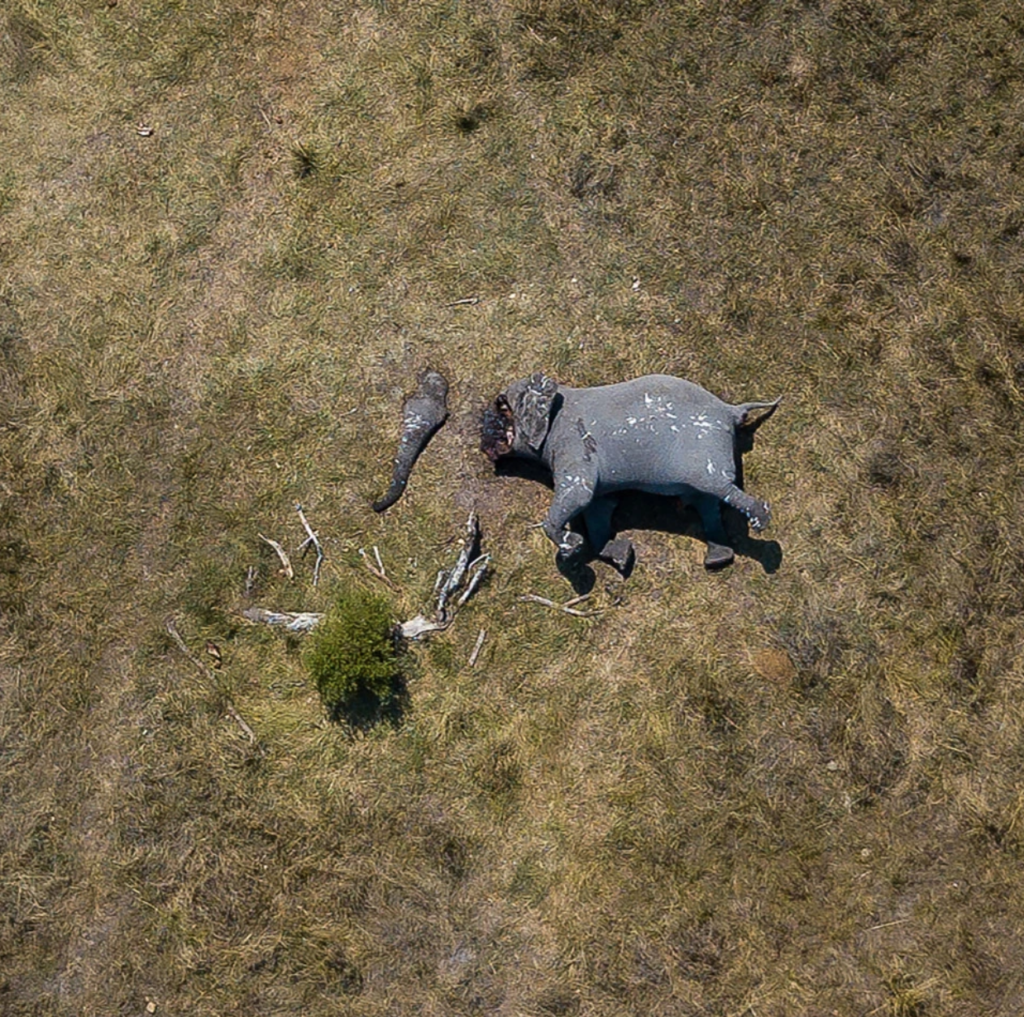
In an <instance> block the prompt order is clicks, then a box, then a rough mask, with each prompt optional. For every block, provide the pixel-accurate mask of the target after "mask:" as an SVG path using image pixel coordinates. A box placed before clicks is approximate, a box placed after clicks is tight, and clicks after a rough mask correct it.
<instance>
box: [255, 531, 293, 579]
mask: <svg viewBox="0 0 1024 1017" xmlns="http://www.w3.org/2000/svg"><path fill="white" fill-rule="evenodd" d="M257 536H258V537H259V538H260V540H262V541H263V542H264V543H265V544H269V545H270V546H271V547H272V548H273V549H274V550H275V551H276V552H277V556H278V558H280V559H281V564H282V565H283V566H284V568H282V570H281V571H282V572H283V573H284V574H285V575H286V576H287V577H288V578H289V579H294V578H295V569H293V568H292V563H291V562H290V561H289V560H288V555H287V554H286V553H285V550H284V548H283V547H282V546H281V545H280V544H279V543H278V542H277V541H276V540H271V539H270V537H264V536H263V534H262V533H260V534H257Z"/></svg>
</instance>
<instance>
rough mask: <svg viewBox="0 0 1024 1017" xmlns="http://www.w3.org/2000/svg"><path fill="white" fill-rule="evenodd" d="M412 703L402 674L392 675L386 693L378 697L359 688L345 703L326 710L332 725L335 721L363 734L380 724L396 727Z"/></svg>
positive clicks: (402, 721)
mask: <svg viewBox="0 0 1024 1017" xmlns="http://www.w3.org/2000/svg"><path fill="white" fill-rule="evenodd" d="M411 706H412V703H411V701H410V698H409V689H408V684H407V682H406V680H405V676H404V675H401V674H396V675H395V676H394V678H392V679H391V688H390V690H389V692H388V695H386V696H384V697H381V696H378V695H377V694H376V693H375V692H371V691H370V690H369V689H367V688H360V689H359V690H358V691H357V692H356V694H355V695H353V696H350V697H349V698H348V699H347V700H345V702H343V703H337V704H335V705H334V706H333V707H332V708H331V709H329V710H328V717H329V719H330V721H331V723H332V724H339V725H342V726H344V727H346V728H349V729H350V730H352V731H359V732H361V733H363V734H365V733H367V732H369V731H372V730H373V729H374V728H375V727H378V726H379V725H381V724H384V725H387V726H388V727H390V728H392V729H393V730H397V729H398V728H400V727H401V726H402V724H403V723H404V721H405V717H406V714H408V712H409V710H410V708H411Z"/></svg>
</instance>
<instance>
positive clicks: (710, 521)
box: [696, 494, 736, 569]
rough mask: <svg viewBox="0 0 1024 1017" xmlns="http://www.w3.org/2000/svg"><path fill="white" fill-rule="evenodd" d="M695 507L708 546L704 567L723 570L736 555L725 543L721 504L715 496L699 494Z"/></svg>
mask: <svg viewBox="0 0 1024 1017" xmlns="http://www.w3.org/2000/svg"><path fill="white" fill-rule="evenodd" d="M696 506H697V511H698V512H699V513H700V521H701V526H702V527H703V528H704V539H705V540H706V541H707V545H708V549H707V552H706V553H705V555H704V567H705V568H707V569H720V568H724V567H725V566H726V565H728V564H729V563H730V562H731V561H732V560H733V558H734V557H735V556H736V555H735V552H734V551H733V549H732V548H731V547H729V546H728V544H727V543H726V541H727V540H728V538H727V537H726V535H725V527H724V526H723V525H722V503H721V501H720V500H719V499H718V497H717V496H716V495H713V494H701V495H698V497H697V499H696Z"/></svg>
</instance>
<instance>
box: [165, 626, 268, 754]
mask: <svg viewBox="0 0 1024 1017" xmlns="http://www.w3.org/2000/svg"><path fill="white" fill-rule="evenodd" d="M167 632H168V635H170V637H171V638H172V639H173V640H174V642H175V643H176V644H177V646H178V649H179V650H181V652H182V653H183V654H184V655H185V656H186V657H187V658H188V659H189V660H190V661H192V663H193V664H194V665H195V667H196V668H197V669H198V671H199V673H200V674H201V675H203V677H204V678H206V679H207V681H209V682H210V683H211V684H212V685H216V684H217V679H216V677H215V676H214V674H213V672H212V671H211V670H210V669H209V668H208V667H207V666H206V665H205V664H204V663H203V662H202V661H201V660H200V659H199V658H198V657H197V656H196V655H195V654H194V653H193V652H192V651H191V650H190V649H189V648H188V645H187V644H186V642H185V640H184V639H182V638H181V633H180V632H178V627H177V626H176V625H175V624H174V619H173V618H168V619H167ZM225 709H226V710H227V712H228V714H229V715H230V717H231V719H232V720H233V721H234V722H235V723H236V724H237V725H238V726H239V727H240V728H241V729H242V731H243V732H244V733H245V734H246V735H247V736H248V738H249V741H250V742H251V743H252V744H253V745H256V747H257V748H258V749H259V750H260V755H265V753H264V751H263V746H262V745H258V744H257V742H256V735H255V733H254V732H253V729H252V728H251V727H249V725H248V724H246V722H245V720H244V719H243V718H242V715H241V714H240V713H239V712H238V710H236V709H235V704H234V703H233V702H231V700H230V699H227V700H225Z"/></svg>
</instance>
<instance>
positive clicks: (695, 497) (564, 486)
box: [481, 374, 779, 567]
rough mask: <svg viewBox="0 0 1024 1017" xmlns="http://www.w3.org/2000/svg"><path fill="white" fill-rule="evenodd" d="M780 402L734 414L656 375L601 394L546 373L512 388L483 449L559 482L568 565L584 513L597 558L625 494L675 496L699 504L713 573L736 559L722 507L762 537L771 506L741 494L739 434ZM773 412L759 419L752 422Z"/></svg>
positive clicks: (554, 513)
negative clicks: (522, 461)
mask: <svg viewBox="0 0 1024 1017" xmlns="http://www.w3.org/2000/svg"><path fill="white" fill-rule="evenodd" d="M778 403H779V400H775V402H773V403H745V404H743V405H740V406H731V405H729V404H728V403H725V402H722V400H721V399H718V398H717V397H716V396H713V395H712V394H711V393H710V392H708V391H706V390H705V389H703V388H701V387H700V386H699V385H695V384H694V383H693V382H690V381H685V380H683V379H682V378H674V377H671V376H670V375H665V374H652V375H648V376H646V377H643V378H637V379H635V380H634V381H624V382H620V383H619V384H616V385H601V386H598V387H594V388H568V387H567V386H563V385H558V384H557V383H556V382H554V381H553V380H552V379H550V378H547V377H545V376H544V375H542V374H534V375H533V376H532V377H530V378H524V379H523V380H521V381H517V382H515V383H514V384H512V385H510V386H509V388H508V389H507V390H506V391H505V392H503V393H502V394H501V395H499V396H498V397H497V399H496V400H495V403H494V406H493V408H492V409H490V410H488V411H487V413H486V414H485V417H484V425H483V439H482V442H481V448H482V449H483V451H484V452H486V453H487V454H488V456H490V457H491V459H492V460H495V461H497V460H498V459H500V458H502V457H504V456H520V457H524V458H529V459H535V460H539V461H540V462H543V463H544V464H545V465H546V466H547V467H548V468H549V469H550V470H551V473H552V476H553V478H554V483H555V493H554V499H553V501H552V503H551V508H550V509H549V510H548V514H547V518H546V519H545V521H544V532H545V533H546V534H547V535H548V537H549V538H550V539H551V540H552V541H553V543H554V544H555V546H556V547H557V548H558V551H559V555H560V556H561V557H563V558H566V557H569V556H571V555H573V554H574V553H575V552H577V551H578V550H579V549H580V548H581V546H582V538H581V537H580V535H579V534H577V533H573V532H571V531H569V530H567V529H566V527H567V525H568V523H569V521H570V520H571V519H573V518H574V517H576V516H577V515H580V514H581V513H582V514H583V518H584V522H585V523H586V527H587V533H588V535H589V537H590V544H591V546H592V548H593V549H594V551H595V552H596V553H598V554H600V553H601V552H602V550H603V549H604V547H605V545H606V543H607V542H608V540H609V538H610V537H611V521H612V512H613V511H614V509H615V494H616V492H618V491H625V490H632V491H646V492H649V493H651V494H660V495H677V496H679V497H680V498H682V499H683V500H684V501H686V502H689V503H692V504H693V505H695V506H696V508H697V510H698V511H699V513H700V516H701V521H702V523H703V526H704V534H705V538H706V539H707V542H708V553H707V557H706V558H705V565H707V566H709V567H712V566H718V565H723V564H726V563H728V562H729V561H731V560H732V556H733V552H732V550H731V548H729V547H727V546H725V544H726V535H725V529H724V527H723V525H722V517H721V503H722V502H725V503H726V504H727V505H731V506H732V507H733V508H736V509H738V510H739V511H740V512H742V513H743V514H744V515H745V516H746V517H747V518H748V519H749V520H750V525H751V527H752V528H753V529H755V530H762V529H764V528H765V527H766V526H767V525H768V523H769V521H770V519H771V510H770V509H769V507H768V504H767V503H766V502H763V501H760V500H758V499H756V498H753V497H751V496H750V495H749V494H747V493H746V492H744V491H742V490H740V488H739V487H737V486H736V459H735V447H736V444H735V443H736V432H737V430H738V429H740V428H744V427H746V428H751V429H752V428H756V427H757V426H759V425H760V424H761V423H762V422H763V421H764V420H766V419H767V418H768V417H769V416H771V414H772V413H773V412H774V411H775V408H776V406H777V405H778ZM757 410H765V411H767V412H765V413H764V414H763V415H762V416H761V417H760V418H759V419H757V420H754V421H751V420H750V414H751V413H753V412H756V411H757Z"/></svg>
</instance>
